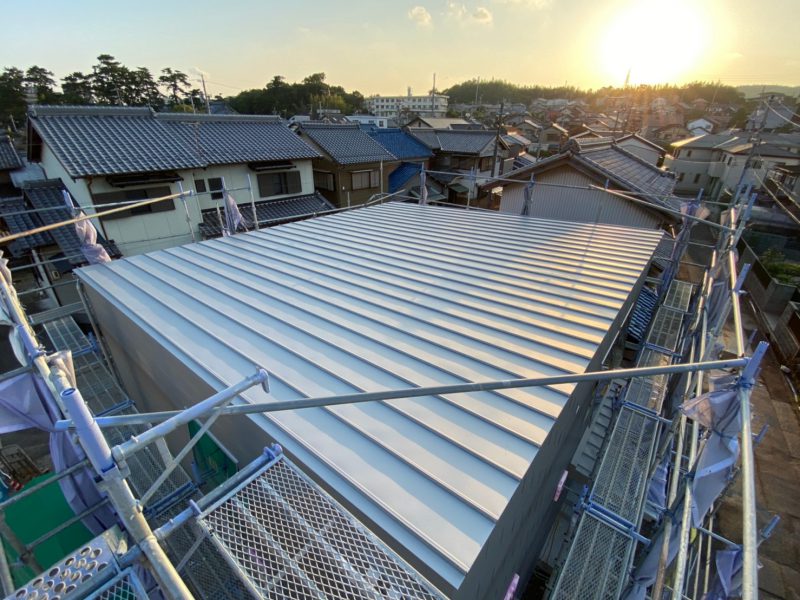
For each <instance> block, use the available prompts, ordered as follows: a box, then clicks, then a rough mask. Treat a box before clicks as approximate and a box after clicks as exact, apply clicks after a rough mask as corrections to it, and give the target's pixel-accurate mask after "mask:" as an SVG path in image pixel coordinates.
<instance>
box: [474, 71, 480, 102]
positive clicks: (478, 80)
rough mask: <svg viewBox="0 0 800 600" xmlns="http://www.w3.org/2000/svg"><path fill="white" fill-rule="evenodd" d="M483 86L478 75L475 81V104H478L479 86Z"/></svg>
mask: <svg viewBox="0 0 800 600" xmlns="http://www.w3.org/2000/svg"><path fill="white" fill-rule="evenodd" d="M480 86H481V78H480V77H478V79H477V81H476V82H475V106H476V107H477V106H478V88H479V87H480Z"/></svg>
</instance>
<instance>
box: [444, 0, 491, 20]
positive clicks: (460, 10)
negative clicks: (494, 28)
mask: <svg viewBox="0 0 800 600" xmlns="http://www.w3.org/2000/svg"><path fill="white" fill-rule="evenodd" d="M445 15H446V16H447V17H448V18H449V19H450V20H451V21H456V22H458V23H465V24H468V23H475V24H478V25H491V24H492V20H493V17H492V12H491V11H490V10H489V9H488V8H485V7H483V6H478V7H476V8H475V9H473V10H471V11H470V9H468V8H467V5H466V4H464V3H463V2H454V1H453V0H448V2H447V4H446V9H445Z"/></svg>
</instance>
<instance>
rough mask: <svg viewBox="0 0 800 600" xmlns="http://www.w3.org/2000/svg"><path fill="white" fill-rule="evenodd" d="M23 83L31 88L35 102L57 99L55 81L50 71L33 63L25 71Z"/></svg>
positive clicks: (44, 102)
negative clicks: (34, 95)
mask: <svg viewBox="0 0 800 600" xmlns="http://www.w3.org/2000/svg"><path fill="white" fill-rule="evenodd" d="M25 83H26V84H28V85H29V86H30V87H31V88H33V92H34V93H35V94H36V102H37V103H39V104H50V103H52V102H55V101H57V99H58V94H57V93H56V91H55V89H54V88H55V85H56V81H55V79H53V72H52V71H48V70H47V69H45V68H43V67H38V66H36V65H33V66H32V67H30V68H29V69H28V70H27V71H26V72H25Z"/></svg>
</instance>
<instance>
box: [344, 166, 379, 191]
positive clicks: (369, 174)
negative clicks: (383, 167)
mask: <svg viewBox="0 0 800 600" xmlns="http://www.w3.org/2000/svg"><path fill="white" fill-rule="evenodd" d="M350 178H351V179H350V181H351V184H352V185H351V187H352V189H354V190H366V189H369V188H376V187H378V186H380V174H379V173H378V171H374V170H373V171H353V172H352V173H350Z"/></svg>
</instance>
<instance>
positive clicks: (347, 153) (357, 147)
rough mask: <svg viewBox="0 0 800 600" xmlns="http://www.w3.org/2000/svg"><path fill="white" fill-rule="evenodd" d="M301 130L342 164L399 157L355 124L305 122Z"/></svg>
mask: <svg viewBox="0 0 800 600" xmlns="http://www.w3.org/2000/svg"><path fill="white" fill-rule="evenodd" d="M300 131H302V132H303V134H304V135H306V136H308V138H309V139H310V140H311V141H312V142H314V143H315V144H316V145H317V146H319V147H320V148H321V149H322V151H323V152H325V153H326V154H327V155H328V156H330V157H331V158H332V159H333V160H334V161H336V162H337V163H339V164H341V165H352V164H359V163H371V162H380V161H384V162H389V161H392V162H393V161H396V160H397V157H396V156H395V155H394V154H392V153H391V152H389V151H388V150H387V149H386V148H384V147H383V146H381V145H380V144H379V143H378V142H376V141H375V140H373V139H372V138H371V137H370V136H369V135H368V134H367V133H366V132H365V131H364V130H363V129H361V127H360V126H359V125H358V124H357V123H355V124H352V125H350V124H347V125H336V124H317V123H303V124H302V125H301V126H300Z"/></svg>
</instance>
